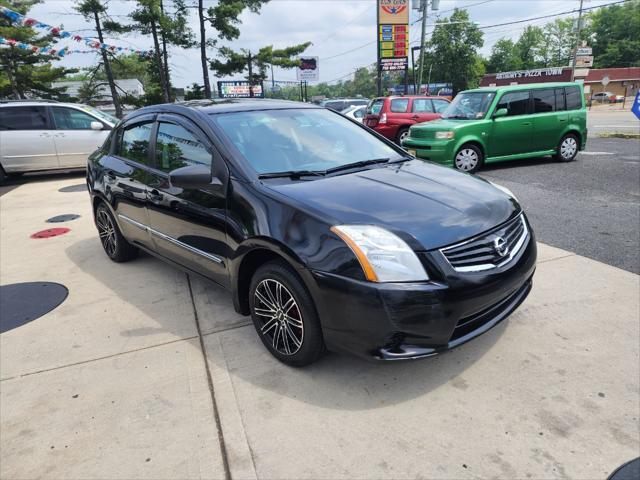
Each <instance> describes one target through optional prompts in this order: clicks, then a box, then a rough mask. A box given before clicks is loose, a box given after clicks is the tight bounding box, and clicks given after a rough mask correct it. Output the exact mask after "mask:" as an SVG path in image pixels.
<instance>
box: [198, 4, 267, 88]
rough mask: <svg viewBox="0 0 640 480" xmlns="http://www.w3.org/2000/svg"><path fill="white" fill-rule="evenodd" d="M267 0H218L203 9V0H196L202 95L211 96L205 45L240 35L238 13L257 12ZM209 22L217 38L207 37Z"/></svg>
mask: <svg viewBox="0 0 640 480" xmlns="http://www.w3.org/2000/svg"><path fill="white" fill-rule="evenodd" d="M267 1H268V0H227V1H224V2H218V3H217V4H216V5H215V6H213V7H209V8H208V9H207V10H206V11H205V7H204V0H198V6H197V9H198V26H199V42H198V43H199V46H200V61H201V65H202V79H203V87H204V95H205V97H206V98H211V82H210V81H209V58H208V56H207V47H214V46H215V45H216V43H217V41H218V39H221V40H235V39H237V38H238V37H239V36H240V29H239V28H238V24H239V23H240V19H239V17H240V14H241V13H242V12H243V11H244V10H245V9H249V10H250V11H252V12H254V13H257V12H259V11H260V8H261V7H262V4H264V3H266V2H267ZM207 23H208V24H210V25H211V26H212V27H213V28H214V29H215V30H216V32H217V39H207V32H206V26H207Z"/></svg>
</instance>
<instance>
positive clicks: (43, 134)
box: [40, 132, 51, 137]
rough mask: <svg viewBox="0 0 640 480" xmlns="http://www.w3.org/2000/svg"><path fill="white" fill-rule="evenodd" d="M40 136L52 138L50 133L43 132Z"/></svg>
mask: <svg viewBox="0 0 640 480" xmlns="http://www.w3.org/2000/svg"><path fill="white" fill-rule="evenodd" d="M40 136H41V137H50V136H51V134H50V133H47V132H42V133H41V134H40Z"/></svg>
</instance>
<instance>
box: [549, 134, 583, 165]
mask: <svg viewBox="0 0 640 480" xmlns="http://www.w3.org/2000/svg"><path fill="white" fill-rule="evenodd" d="M579 148H580V144H579V142H578V137H576V136H575V135H574V134H573V133H567V134H566V135H565V136H564V137H562V139H560V143H558V148H557V149H556V154H555V155H554V158H555V159H556V160H558V161H559V162H571V161H573V160H575V158H576V155H578V150H579Z"/></svg>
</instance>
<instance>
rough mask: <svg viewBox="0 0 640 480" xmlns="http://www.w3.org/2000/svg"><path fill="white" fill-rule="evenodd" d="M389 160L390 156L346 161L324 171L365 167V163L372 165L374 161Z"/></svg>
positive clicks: (385, 161) (382, 161)
mask: <svg viewBox="0 0 640 480" xmlns="http://www.w3.org/2000/svg"><path fill="white" fill-rule="evenodd" d="M389 160H391V159H390V158H372V159H371V160H361V161H359V162H353V163H346V164H344V165H340V166H337V167H333V168H329V169H327V170H325V173H333V172H339V171H340V170H348V169H350V168H357V167H366V166H367V165H374V164H376V163H387V162H388V161H389Z"/></svg>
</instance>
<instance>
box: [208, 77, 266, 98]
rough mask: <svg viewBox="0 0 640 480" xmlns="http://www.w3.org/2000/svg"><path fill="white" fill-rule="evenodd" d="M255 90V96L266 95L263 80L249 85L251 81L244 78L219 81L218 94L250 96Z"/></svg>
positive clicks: (224, 95) (228, 96) (239, 96)
mask: <svg viewBox="0 0 640 480" xmlns="http://www.w3.org/2000/svg"><path fill="white" fill-rule="evenodd" d="M250 88H251V89H250ZM252 91H253V97H255V98H262V97H264V89H263V88H262V82H260V84H254V85H253V86H252V87H249V82H247V81H243V80H231V81H224V80H221V81H219V82H218V96H219V97H220V98H249V97H251V96H252V95H251V92H252Z"/></svg>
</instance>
